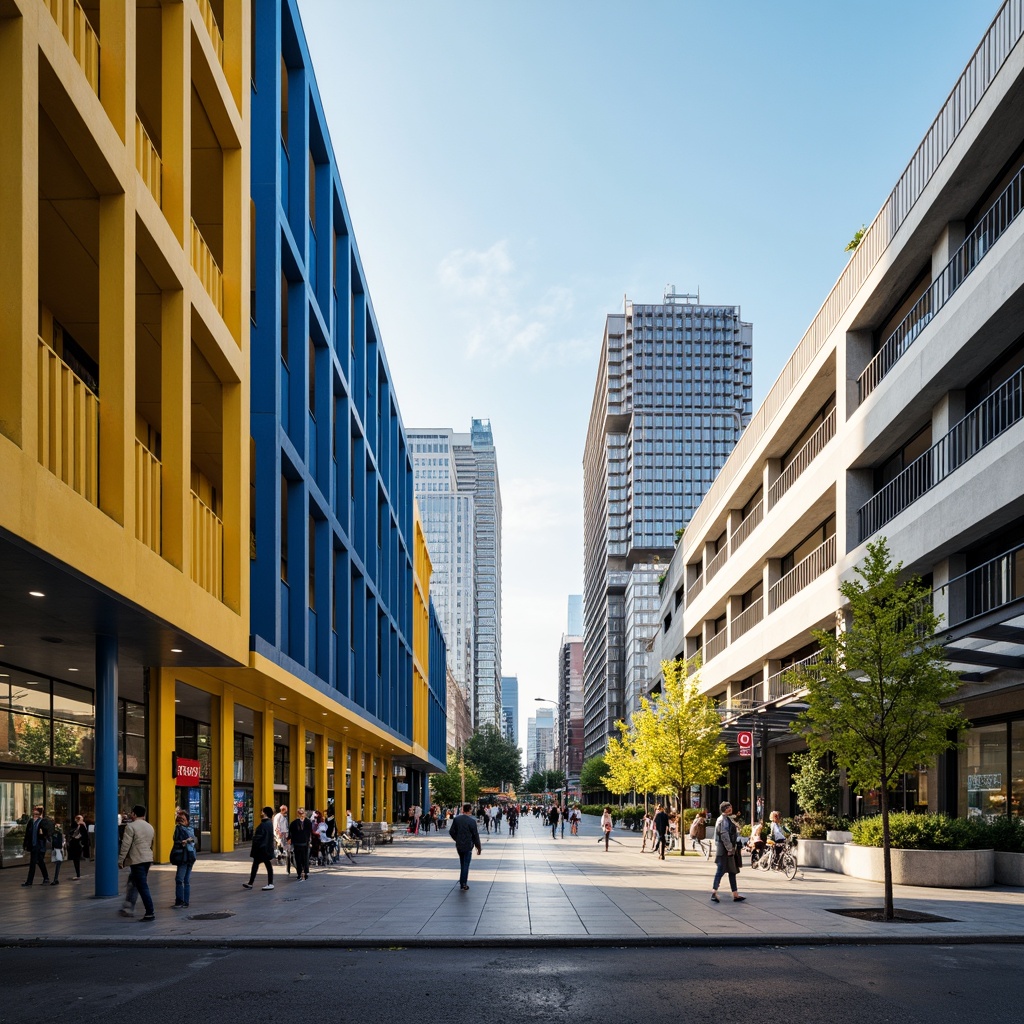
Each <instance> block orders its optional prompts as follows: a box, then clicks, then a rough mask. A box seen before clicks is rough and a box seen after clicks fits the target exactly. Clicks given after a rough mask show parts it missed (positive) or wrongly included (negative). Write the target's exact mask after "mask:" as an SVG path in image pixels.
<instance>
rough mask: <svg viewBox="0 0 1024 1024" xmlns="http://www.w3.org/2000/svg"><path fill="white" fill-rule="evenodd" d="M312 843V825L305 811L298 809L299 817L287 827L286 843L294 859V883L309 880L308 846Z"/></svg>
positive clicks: (302, 808) (301, 808)
mask: <svg viewBox="0 0 1024 1024" xmlns="http://www.w3.org/2000/svg"><path fill="white" fill-rule="evenodd" d="M312 841H313V825H312V823H311V822H310V820H309V819H308V818H307V817H306V809H305V808H304V807H300V808H299V816H298V817H297V818H296V819H295V820H294V821H293V822H292V823H291V824H290V825H289V826H288V842H289V843H290V844H291V848H292V854H293V855H294V857H295V881H296V882H304V881H306V880H307V879H308V878H309V844H310V843H311V842H312Z"/></svg>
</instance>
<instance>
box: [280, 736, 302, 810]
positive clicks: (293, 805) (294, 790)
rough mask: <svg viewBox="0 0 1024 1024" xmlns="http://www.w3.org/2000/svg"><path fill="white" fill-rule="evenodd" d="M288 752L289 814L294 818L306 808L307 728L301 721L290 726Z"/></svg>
mask: <svg viewBox="0 0 1024 1024" xmlns="http://www.w3.org/2000/svg"><path fill="white" fill-rule="evenodd" d="M282 724H283V723H282ZM288 750H289V751H290V759H289V767H288V813H289V814H290V815H291V817H292V818H294V817H295V812H296V811H297V810H298V809H299V808H300V807H305V806H306V728H305V726H304V725H303V723H302V722H301V720H300V721H299V724H298V725H289V726H288Z"/></svg>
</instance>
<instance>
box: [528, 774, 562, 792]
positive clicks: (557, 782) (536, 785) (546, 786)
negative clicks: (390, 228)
mask: <svg viewBox="0 0 1024 1024" xmlns="http://www.w3.org/2000/svg"><path fill="white" fill-rule="evenodd" d="M564 788H565V773H564V772H559V771H547V772H534V773H533V774H532V775H531V776H530V777H529V778H528V779H527V780H526V792H527V793H554V792H555V791H556V790H559V789H564Z"/></svg>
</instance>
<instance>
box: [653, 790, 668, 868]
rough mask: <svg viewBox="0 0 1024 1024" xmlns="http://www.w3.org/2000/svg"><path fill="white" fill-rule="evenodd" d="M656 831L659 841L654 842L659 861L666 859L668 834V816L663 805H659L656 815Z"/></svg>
mask: <svg viewBox="0 0 1024 1024" xmlns="http://www.w3.org/2000/svg"><path fill="white" fill-rule="evenodd" d="M654 831H655V833H656V834H657V837H658V838H657V839H655V841H654V852H655V853H656V854H658V859H659V860H664V859H665V834H666V832H668V815H667V814H666V813H665V807H664V805H663V804H658V809H657V811H655V814H654Z"/></svg>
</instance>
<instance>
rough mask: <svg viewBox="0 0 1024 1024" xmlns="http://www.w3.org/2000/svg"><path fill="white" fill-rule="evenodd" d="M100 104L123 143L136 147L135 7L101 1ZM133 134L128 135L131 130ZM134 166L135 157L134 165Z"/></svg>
mask: <svg viewBox="0 0 1024 1024" xmlns="http://www.w3.org/2000/svg"><path fill="white" fill-rule="evenodd" d="M99 25H100V53H101V54H102V56H101V58H100V102H101V103H102V104H103V109H104V110H105V111H106V112H107V117H109V118H110V123H111V124H112V125H113V126H114V130H115V131H116V132H117V134H118V135H120V136H121V139H122V141H123V140H125V139H128V140H129V144H130V145H132V146H134V145H135V32H136V30H135V4H126V3H125V2H124V0H100V18H99ZM129 125H130V126H131V131H128V126H129ZM130 162H131V163H133V164H134V162H135V154H134V153H132V159H131V161H130Z"/></svg>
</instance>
